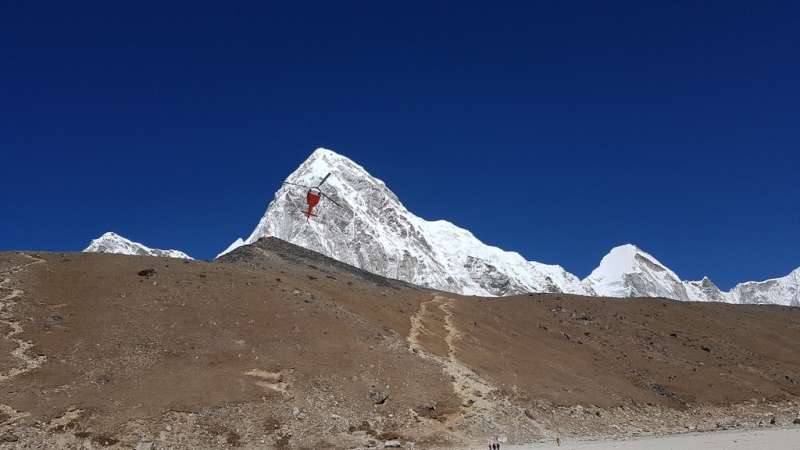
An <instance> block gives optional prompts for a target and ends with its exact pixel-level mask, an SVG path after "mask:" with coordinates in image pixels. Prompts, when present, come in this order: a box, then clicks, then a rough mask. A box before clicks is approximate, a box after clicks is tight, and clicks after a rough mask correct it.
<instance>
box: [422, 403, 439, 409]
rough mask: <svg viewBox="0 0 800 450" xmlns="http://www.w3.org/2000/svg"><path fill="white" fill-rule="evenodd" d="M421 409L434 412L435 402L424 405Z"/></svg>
mask: <svg viewBox="0 0 800 450" xmlns="http://www.w3.org/2000/svg"><path fill="white" fill-rule="evenodd" d="M422 407H423V408H425V409H427V410H429V411H436V403H435V402H430V403H425V404H424V405H422Z"/></svg>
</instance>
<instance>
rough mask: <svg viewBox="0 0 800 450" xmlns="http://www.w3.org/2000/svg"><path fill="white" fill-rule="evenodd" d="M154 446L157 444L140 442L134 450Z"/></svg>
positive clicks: (148, 448) (145, 449)
mask: <svg viewBox="0 0 800 450" xmlns="http://www.w3.org/2000/svg"><path fill="white" fill-rule="evenodd" d="M153 448H155V444H153V443H152V442H139V443H138V444H136V447H135V448H134V450H153Z"/></svg>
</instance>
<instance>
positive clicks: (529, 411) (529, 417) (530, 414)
mask: <svg viewBox="0 0 800 450" xmlns="http://www.w3.org/2000/svg"><path fill="white" fill-rule="evenodd" d="M525 417H527V418H528V419H531V420H533V413H532V412H531V410H530V409H526V410H525Z"/></svg>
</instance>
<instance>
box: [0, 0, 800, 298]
mask: <svg viewBox="0 0 800 450" xmlns="http://www.w3.org/2000/svg"><path fill="white" fill-rule="evenodd" d="M317 147H325V148H329V149H331V150H334V151H336V152H338V153H340V154H342V155H344V156H347V157H349V158H350V159H352V160H354V161H355V162H357V163H359V164H360V165H362V166H364V168H365V169H366V170H367V171H369V172H370V173H371V174H372V175H374V176H375V177H377V178H379V179H381V180H383V181H385V182H386V184H387V185H388V186H389V188H390V189H392V190H393V191H394V192H395V193H396V194H397V195H398V197H399V198H400V199H401V201H402V202H403V203H404V204H405V206H406V207H407V208H408V209H409V210H410V211H411V212H413V213H415V214H416V215H418V216H420V217H423V218H425V219H429V220H435V219H446V220H448V221H450V222H453V223H454V224H456V225H458V226H460V227H463V228H466V229H468V230H470V231H472V232H473V233H474V234H475V235H476V236H477V237H478V238H479V239H481V240H482V241H483V242H485V243H487V244H490V245H495V246H498V247H501V248H503V249H505V250H514V251H518V252H519V253H521V254H522V255H523V256H524V257H526V258H527V259H530V260H535V261H539V262H544V263H551V264H560V265H562V266H563V267H564V268H565V269H567V270H568V271H570V272H572V273H574V274H576V275H577V276H579V277H581V278H582V277H585V276H587V275H588V274H589V272H591V270H592V269H593V268H594V267H596V266H597V265H598V264H599V262H600V259H601V258H602V257H603V255H605V254H606V253H607V252H608V251H609V250H610V249H611V248H612V247H614V246H617V245H621V244H625V243H633V244H636V245H638V246H639V247H641V248H642V249H644V250H645V251H647V252H649V253H651V254H652V255H653V256H655V257H656V258H657V259H659V260H660V261H661V262H662V263H664V264H666V265H667V266H668V267H670V268H671V269H673V270H674V271H675V272H677V273H678V275H679V276H680V277H681V278H683V279H690V280H696V279H700V278H702V277H703V276H704V275H707V276H709V277H710V278H711V279H712V280H713V281H715V282H716V283H717V284H718V285H719V286H720V287H721V288H723V289H726V290H727V289H729V288H730V287H732V286H733V285H734V284H736V283H738V282H742V281H748V280H764V279H767V278H774V277H779V276H784V275H786V274H787V273H789V272H790V271H792V270H793V269H795V268H797V267H798V266H800V235H799V234H798V230H800V3H798V2H797V1H795V0H786V1H766V2H758V1H746V2H744V1H735V0H726V1H662V2H650V1H638V0H631V1H624V2H620V1H592V2H588V1H533V0H528V1H508V2H489V1H485V2H471V1H441V2H439V1H403V2H400V1H393V2H392V1H358V2H350V1H293V2H288V1H252V2H246V1H245V2H227V1H226V2H223V1H219V2H209V1H198V2H195V1H192V2H180V1H152V2H150V1H35V0H31V1H4V2H1V3H0V157H1V159H0V192H1V193H2V194H0V251H4V250H51V251H77V250H81V249H83V248H84V247H86V246H87V245H88V244H89V242H90V240H91V239H93V238H96V237H98V236H100V235H101V234H102V233H104V232H106V231H114V232H116V233H118V234H120V235H122V236H124V237H127V238H129V239H131V240H134V241H137V242H141V243H143V244H145V245H148V246H150V247H156V248H172V249H178V250H182V251H185V252H187V253H189V254H190V255H192V256H194V257H195V258H201V259H209V258H213V257H214V256H215V255H216V254H217V253H218V252H220V251H222V250H223V249H225V248H226V247H227V246H228V244H230V243H231V242H232V241H233V240H235V239H236V238H237V237H240V236H241V237H247V236H248V235H249V233H250V232H251V231H252V229H253V228H254V227H255V226H256V224H257V222H258V220H259V219H260V217H261V216H262V214H263V213H264V211H265V210H266V208H267V205H268V203H269V201H270V200H271V199H272V196H273V194H274V193H275V191H276V190H277V189H278V188H279V187H280V184H281V182H282V181H283V180H284V179H285V178H286V176H288V175H289V174H290V173H291V172H292V171H294V170H295V169H296V168H297V167H298V166H299V165H300V164H301V163H302V162H303V161H304V160H305V159H306V158H307V157H308V156H309V155H310V154H311V153H312V152H313V151H314V149H316V148H317Z"/></svg>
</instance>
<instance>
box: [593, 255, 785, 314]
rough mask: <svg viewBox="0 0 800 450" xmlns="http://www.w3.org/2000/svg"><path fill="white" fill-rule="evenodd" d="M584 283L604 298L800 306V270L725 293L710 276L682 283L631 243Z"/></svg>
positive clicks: (751, 282) (601, 264)
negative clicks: (642, 298) (650, 298)
mask: <svg viewBox="0 0 800 450" xmlns="http://www.w3.org/2000/svg"><path fill="white" fill-rule="evenodd" d="M583 284H584V286H585V287H586V288H587V289H590V288H591V289H593V290H594V291H595V293H596V294H597V295H600V296H604V297H664V298H671V299H674V300H688V301H694V302H723V303H739V304H774V305H786V306H800V268H798V269H796V270H795V271H793V272H792V273H790V274H789V275H787V276H785V277H782V278H775V279H772V280H766V281H750V282H747V283H741V284H738V285H736V286H735V287H734V288H733V289H731V290H730V292H724V291H720V289H719V288H718V287H717V286H716V285H715V284H714V283H713V282H712V281H711V280H709V279H708V278H707V277H705V278H703V279H702V280H701V281H682V280H681V279H680V278H678V275H676V274H675V272H673V271H671V270H669V269H668V268H666V266H664V265H663V264H661V263H660V262H658V260H657V259H655V258H654V257H652V256H651V255H649V254H648V253H645V252H644V251H642V250H641V249H639V248H638V247H636V246H635V245H630V244H628V245H622V246H619V247H615V248H613V249H612V250H611V252H609V253H608V254H607V255H606V256H605V257H604V258H603V259H602V261H600V266H598V267H597V269H595V270H594V271H593V272H592V273H591V274H590V275H589V276H588V277H586V278H585V279H584V280H583Z"/></svg>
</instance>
